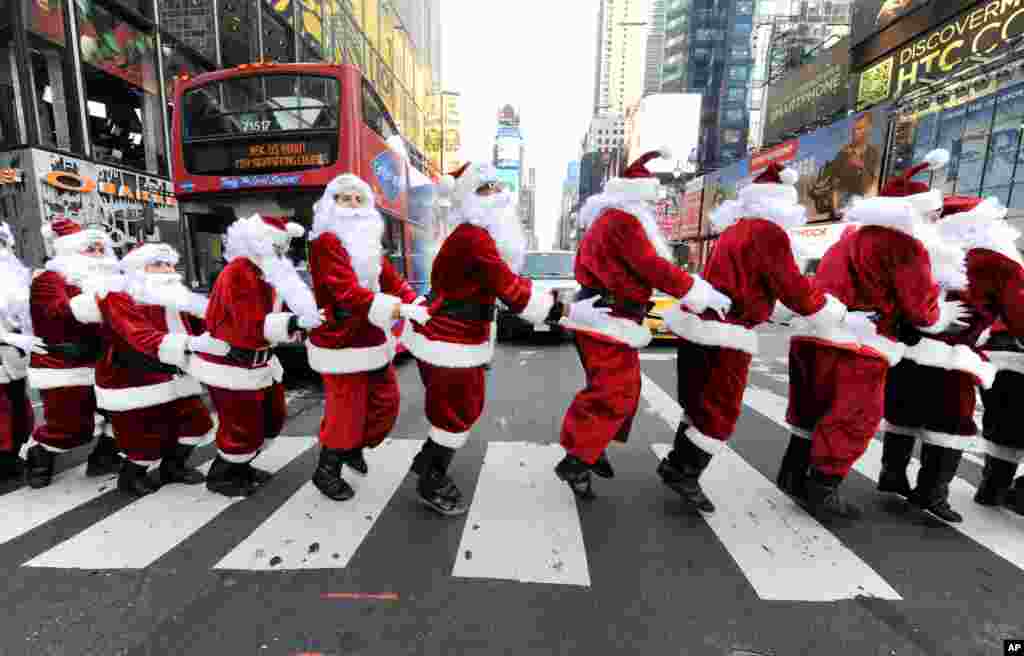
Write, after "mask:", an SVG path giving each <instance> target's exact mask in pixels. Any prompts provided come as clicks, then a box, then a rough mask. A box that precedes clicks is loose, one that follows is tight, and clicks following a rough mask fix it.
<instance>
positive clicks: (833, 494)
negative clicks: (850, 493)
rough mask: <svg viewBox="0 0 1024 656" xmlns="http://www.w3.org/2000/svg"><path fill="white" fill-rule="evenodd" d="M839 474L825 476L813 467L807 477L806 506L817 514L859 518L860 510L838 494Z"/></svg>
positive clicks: (840, 480) (840, 479) (840, 478)
mask: <svg viewBox="0 0 1024 656" xmlns="http://www.w3.org/2000/svg"><path fill="white" fill-rule="evenodd" d="M842 482H843V479H842V477H840V476H827V475H825V474H822V473H821V472H819V471H818V470H817V469H815V468H814V467H811V468H810V472H809V475H808V477H807V506H808V508H809V509H810V510H811V512H812V513H813V514H815V515H817V516H819V517H820V516H825V515H831V516H833V517H839V518H842V519H860V517H861V510H860V508H858V507H857V506H856V505H854V504H852V503H850V502H849V501H846V500H845V499H843V498H842V497H841V496H840V494H839V485H840V484H841V483H842Z"/></svg>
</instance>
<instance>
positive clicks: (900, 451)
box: [878, 433, 914, 497]
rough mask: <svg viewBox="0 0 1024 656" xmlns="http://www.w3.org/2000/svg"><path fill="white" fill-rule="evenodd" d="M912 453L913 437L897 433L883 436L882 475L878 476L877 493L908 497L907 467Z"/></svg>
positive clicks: (909, 492) (909, 490)
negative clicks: (890, 493)
mask: <svg viewBox="0 0 1024 656" xmlns="http://www.w3.org/2000/svg"><path fill="white" fill-rule="evenodd" d="M913 451H914V438H913V437H910V436H909V435H899V434H897V433H886V434H885V438H884V441H883V446H882V473H881V474H880V475H879V476H878V491H879V492H892V493H894V494H899V495H901V496H904V497H909V496H910V494H911V489H910V480H909V479H908V478H907V467H908V466H909V465H910V455H911V453H913Z"/></svg>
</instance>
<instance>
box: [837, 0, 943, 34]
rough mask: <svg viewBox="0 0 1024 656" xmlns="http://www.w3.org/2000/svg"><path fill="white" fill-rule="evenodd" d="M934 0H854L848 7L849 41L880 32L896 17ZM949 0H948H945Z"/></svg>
mask: <svg viewBox="0 0 1024 656" xmlns="http://www.w3.org/2000/svg"><path fill="white" fill-rule="evenodd" d="M932 1H934V0H856V1H855V2H854V3H853V4H852V5H851V7H850V12H851V15H850V32H851V33H852V39H851V41H852V42H853V43H855V44H856V43H860V42H861V41H863V40H864V39H866V38H868V37H869V36H871V35H872V34H874V33H876V32H881V31H882V30H884V29H885V28H886V27H888V26H889V25H891V24H892V23H893V22H894V21H895V20H896V19H897V18H900V17H901V16H906V15H907V14H909V13H910V12H912V11H914V10H915V9H917V8H918V7H921V6H924V5H927V4H929V3H930V2H932ZM946 1H949V0H946Z"/></svg>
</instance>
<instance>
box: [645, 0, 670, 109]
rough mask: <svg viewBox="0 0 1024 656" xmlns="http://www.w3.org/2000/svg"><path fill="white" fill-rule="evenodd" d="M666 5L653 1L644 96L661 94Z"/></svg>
mask: <svg viewBox="0 0 1024 656" xmlns="http://www.w3.org/2000/svg"><path fill="white" fill-rule="evenodd" d="M665 3H666V0H652V2H651V20H650V29H649V30H648V32H647V62H646V65H645V67H644V95H645V96H649V95H651V94H652V93H661V74H662V68H663V66H664V63H665Z"/></svg>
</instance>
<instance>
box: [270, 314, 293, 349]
mask: <svg viewBox="0 0 1024 656" xmlns="http://www.w3.org/2000/svg"><path fill="white" fill-rule="evenodd" d="M292 316H294V315H292V313H291V312H272V313H270V314H268V315H267V318H266V319H264V320H263V339H265V340H267V341H268V342H270V343H271V344H279V343H281V342H287V341H288V338H289V337H290V335H289V334H288V321H289V320H290V319H291V318H292Z"/></svg>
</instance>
